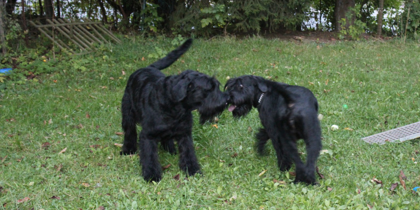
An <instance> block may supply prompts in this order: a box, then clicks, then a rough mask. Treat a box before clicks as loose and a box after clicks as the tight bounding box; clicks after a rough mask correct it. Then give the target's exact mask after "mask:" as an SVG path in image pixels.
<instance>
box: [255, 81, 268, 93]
mask: <svg viewBox="0 0 420 210" xmlns="http://www.w3.org/2000/svg"><path fill="white" fill-rule="evenodd" d="M257 84H258V89H260V91H261V92H263V93H265V92H267V85H266V84H265V83H264V82H258V83H257Z"/></svg>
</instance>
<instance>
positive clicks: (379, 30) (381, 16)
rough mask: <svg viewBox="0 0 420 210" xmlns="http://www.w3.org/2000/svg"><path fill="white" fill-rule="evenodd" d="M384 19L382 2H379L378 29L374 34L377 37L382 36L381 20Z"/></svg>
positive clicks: (382, 0)
mask: <svg viewBox="0 0 420 210" xmlns="http://www.w3.org/2000/svg"><path fill="white" fill-rule="evenodd" d="M383 17H384V0H379V11H378V28H377V30H376V33H377V35H378V36H381V35H382V19H383Z"/></svg>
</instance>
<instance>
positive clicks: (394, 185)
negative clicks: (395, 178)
mask: <svg viewBox="0 0 420 210" xmlns="http://www.w3.org/2000/svg"><path fill="white" fill-rule="evenodd" d="M397 186H398V182H396V183H393V184H392V185H391V188H389V190H391V191H394V190H395V188H397Z"/></svg>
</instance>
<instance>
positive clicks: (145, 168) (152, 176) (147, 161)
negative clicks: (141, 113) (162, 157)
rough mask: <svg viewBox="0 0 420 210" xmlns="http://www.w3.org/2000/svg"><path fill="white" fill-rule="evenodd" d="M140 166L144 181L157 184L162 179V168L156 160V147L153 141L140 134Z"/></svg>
mask: <svg viewBox="0 0 420 210" xmlns="http://www.w3.org/2000/svg"><path fill="white" fill-rule="evenodd" d="M139 139H140V141H139V145H140V164H141V167H142V175H143V178H144V180H146V181H148V182H150V181H155V182H158V181H160V180H161V179H162V168H161V165H160V163H159V160H158V148H157V147H158V145H157V142H158V141H156V140H155V139H151V138H149V137H147V135H146V134H144V132H143V131H142V132H140V137H139Z"/></svg>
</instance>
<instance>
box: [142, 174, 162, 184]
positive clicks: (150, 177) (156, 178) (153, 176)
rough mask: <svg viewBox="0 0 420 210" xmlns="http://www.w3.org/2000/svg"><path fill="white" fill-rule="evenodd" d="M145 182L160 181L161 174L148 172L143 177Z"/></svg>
mask: <svg viewBox="0 0 420 210" xmlns="http://www.w3.org/2000/svg"><path fill="white" fill-rule="evenodd" d="M143 178H144V180H145V181H146V182H160V180H162V176H161V175H158V174H149V175H146V176H144V177H143Z"/></svg>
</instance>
